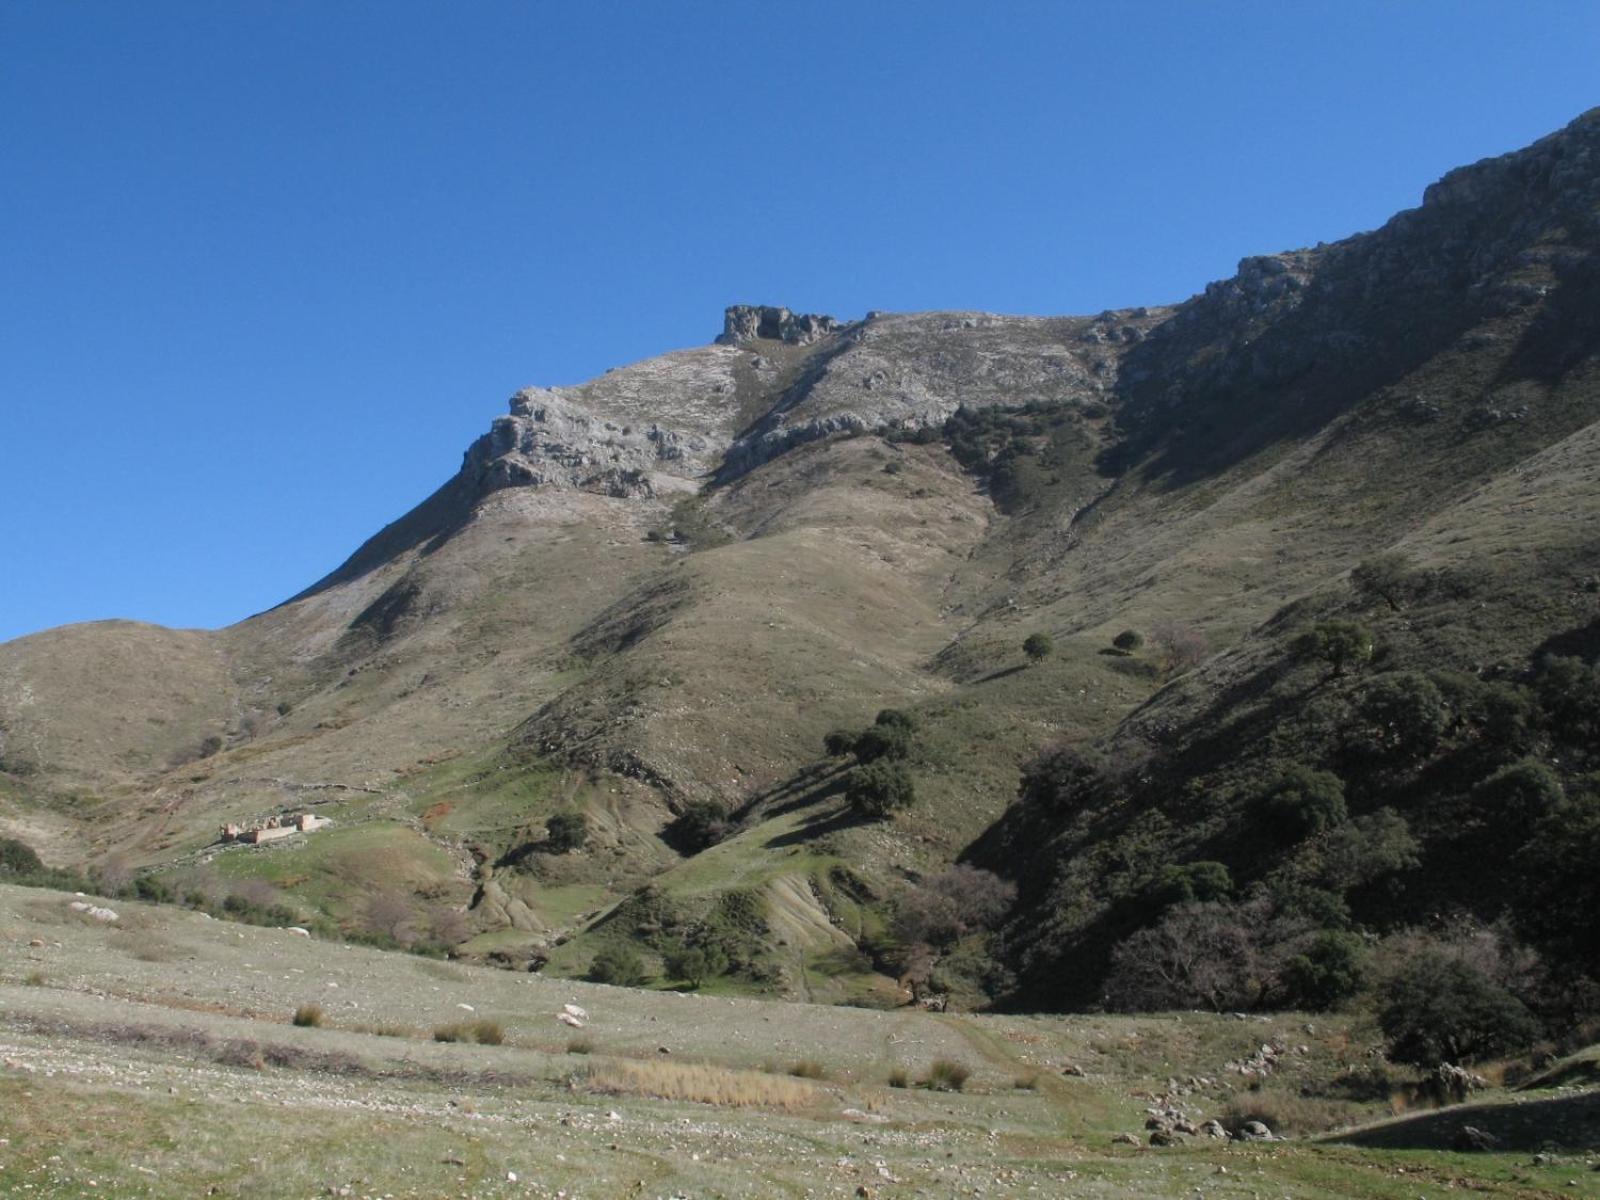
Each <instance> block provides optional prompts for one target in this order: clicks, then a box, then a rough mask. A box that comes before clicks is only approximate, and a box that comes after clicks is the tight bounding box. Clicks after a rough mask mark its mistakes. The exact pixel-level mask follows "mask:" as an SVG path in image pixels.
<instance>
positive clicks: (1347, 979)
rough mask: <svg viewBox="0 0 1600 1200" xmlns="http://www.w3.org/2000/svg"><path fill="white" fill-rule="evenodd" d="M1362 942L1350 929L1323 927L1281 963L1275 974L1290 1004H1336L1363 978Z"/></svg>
mask: <svg viewBox="0 0 1600 1200" xmlns="http://www.w3.org/2000/svg"><path fill="white" fill-rule="evenodd" d="M1366 957H1367V950H1366V945H1365V944H1364V943H1363V942H1362V940H1361V939H1360V938H1359V937H1357V936H1356V935H1355V934H1353V933H1345V932H1342V931H1339V930H1334V929H1325V930H1323V931H1322V932H1321V933H1319V934H1317V935H1316V936H1315V937H1314V938H1312V940H1311V943H1310V945H1308V946H1307V947H1306V948H1305V950H1304V951H1303V952H1301V953H1300V954H1297V955H1295V956H1294V957H1293V958H1291V959H1290V960H1289V961H1288V962H1287V963H1285V964H1284V967H1283V971H1282V973H1281V975H1280V977H1279V983H1280V987H1281V988H1282V991H1283V999H1284V1003H1285V1004H1286V1005H1287V1006H1288V1007H1290V1008H1303V1009H1311V1010H1314V1011H1323V1010H1326V1009H1330V1008H1337V1007H1339V1005H1341V1004H1343V1003H1344V1002H1345V1001H1346V1000H1349V999H1350V998H1351V997H1352V996H1354V995H1355V994H1356V993H1357V992H1359V991H1360V990H1361V988H1362V985H1363V984H1364V983H1365V981H1366V969H1365V968H1366Z"/></svg>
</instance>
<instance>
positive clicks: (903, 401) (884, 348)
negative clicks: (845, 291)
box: [717, 308, 1171, 482]
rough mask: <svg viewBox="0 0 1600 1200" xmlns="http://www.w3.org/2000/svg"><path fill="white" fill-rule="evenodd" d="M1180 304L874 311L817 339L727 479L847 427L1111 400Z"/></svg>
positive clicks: (739, 449) (884, 426) (877, 428)
mask: <svg viewBox="0 0 1600 1200" xmlns="http://www.w3.org/2000/svg"><path fill="white" fill-rule="evenodd" d="M1170 312H1171V310H1170V309H1165V308H1153V309H1152V308H1139V309H1129V310H1120V311H1115V312H1106V313H1102V314H1100V315H1099V316H1096V317H1008V316H996V315H994V314H992V313H962V312H934V313H904V314H882V313H874V314H872V315H871V316H869V317H868V319H867V320H865V321H861V322H858V323H856V324H854V325H851V326H849V327H848V328H847V329H845V330H844V331H842V332H841V333H840V335H839V336H838V337H837V338H834V339H832V340H831V341H829V342H827V343H825V344H823V345H821V346H819V347H818V348H817V349H816V351H815V352H814V356H813V357H812V358H811V359H810V360H809V362H808V364H807V368H806V370H805V371H804V372H803V373H802V374H801V376H800V377H799V379H798V381H797V382H796V383H795V384H794V385H793V386H791V387H790V388H789V389H788V391H787V392H786V393H785V394H784V395H783V396H782V397H780V398H779V400H778V402H777V403H776V404H774V405H773V407H772V408H771V410H770V411H768V413H767V414H766V415H765V416H763V417H762V418H761V419H760V420H758V421H757V422H755V424H754V425H752V426H751V427H750V428H749V429H747V430H745V431H744V432H743V433H741V435H740V436H739V438H738V439H737V440H736V441H735V442H734V443H733V444H732V445H731V446H730V447H729V448H728V451H727V454H726V458H725V460H724V462H723V465H722V469H721V470H720V471H719V472H718V474H717V479H718V480H719V482H725V481H727V480H730V479H733V478H737V477H738V476H739V475H742V474H744V473H745V472H747V471H750V470H753V469H755V468H756V467H758V466H760V465H761V464H762V463H765V462H768V461H770V460H771V459H773V458H776V457H777V456H778V455H779V454H782V453H784V452H785V451H787V450H790V449H793V448H794V447H796V446H799V445H803V444H804V443H806V442H812V441H817V440H819V439H821V438H826V437H830V436H833V435H835V434H839V433H878V432H884V431H891V430H915V429H920V428H923V427H926V426H929V425H938V424H942V423H943V422H944V420H945V419H946V418H948V417H949V416H950V414H951V413H953V412H955V410H956V409H957V408H960V407H962V406H963V405H965V406H967V407H969V408H982V407H988V406H991V405H1007V406H1018V405H1023V404H1027V403H1029V402H1033V401H1044V402H1049V403H1061V404H1079V405H1089V404H1095V403H1105V402H1107V401H1109V400H1110V399H1111V398H1112V397H1113V396H1114V394H1115V389H1116V385H1117V380H1118V377H1119V373H1120V370H1121V364H1122V362H1123V359H1124V357H1125V356H1126V355H1127V354H1128V352H1129V351H1130V349H1132V348H1133V347H1135V346H1137V345H1139V344H1140V343H1141V342H1142V341H1143V340H1144V338H1145V337H1146V336H1147V335H1148V333H1149V331H1150V330H1151V329H1152V328H1153V327H1154V326H1156V325H1157V324H1159V323H1160V322H1161V321H1162V320H1163V319H1164V318H1165V317H1166V316H1167V315H1168V314H1169V313H1170Z"/></svg>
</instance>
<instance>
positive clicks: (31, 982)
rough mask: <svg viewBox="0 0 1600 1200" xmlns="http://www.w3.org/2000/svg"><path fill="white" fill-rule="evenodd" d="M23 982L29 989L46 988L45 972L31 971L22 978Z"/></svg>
mask: <svg viewBox="0 0 1600 1200" xmlns="http://www.w3.org/2000/svg"><path fill="white" fill-rule="evenodd" d="M22 982H23V983H25V984H26V985H27V986H28V987H44V985H45V983H46V980H45V974H44V972H43V971H29V972H28V973H27V974H26V975H24V976H23V977H22Z"/></svg>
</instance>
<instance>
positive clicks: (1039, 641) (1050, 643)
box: [1022, 633, 1056, 662]
mask: <svg viewBox="0 0 1600 1200" xmlns="http://www.w3.org/2000/svg"><path fill="white" fill-rule="evenodd" d="M1055 649H1056V643H1055V639H1053V638H1052V637H1051V636H1050V635H1049V634H1048V633H1030V634H1029V635H1028V636H1027V638H1026V639H1025V640H1024V641H1023V643H1022V652H1023V653H1024V654H1026V655H1027V656H1028V658H1029V659H1030V660H1031V661H1033V662H1039V661H1041V660H1042V659H1046V658H1049V657H1050V656H1051V655H1052V654H1054V653H1055Z"/></svg>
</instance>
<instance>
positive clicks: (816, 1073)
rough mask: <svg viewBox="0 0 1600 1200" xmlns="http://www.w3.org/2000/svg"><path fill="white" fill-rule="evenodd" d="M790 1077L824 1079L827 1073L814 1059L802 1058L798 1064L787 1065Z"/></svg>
mask: <svg viewBox="0 0 1600 1200" xmlns="http://www.w3.org/2000/svg"><path fill="white" fill-rule="evenodd" d="M788 1073H789V1074H790V1075H793V1076H794V1077H795V1078H796V1079H826V1078H827V1077H828V1072H827V1071H826V1070H824V1069H823V1066H822V1064H821V1063H819V1062H817V1061H816V1060H815V1059H810V1058H803V1059H801V1060H800V1061H799V1062H796V1063H790V1064H789V1072H788Z"/></svg>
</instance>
